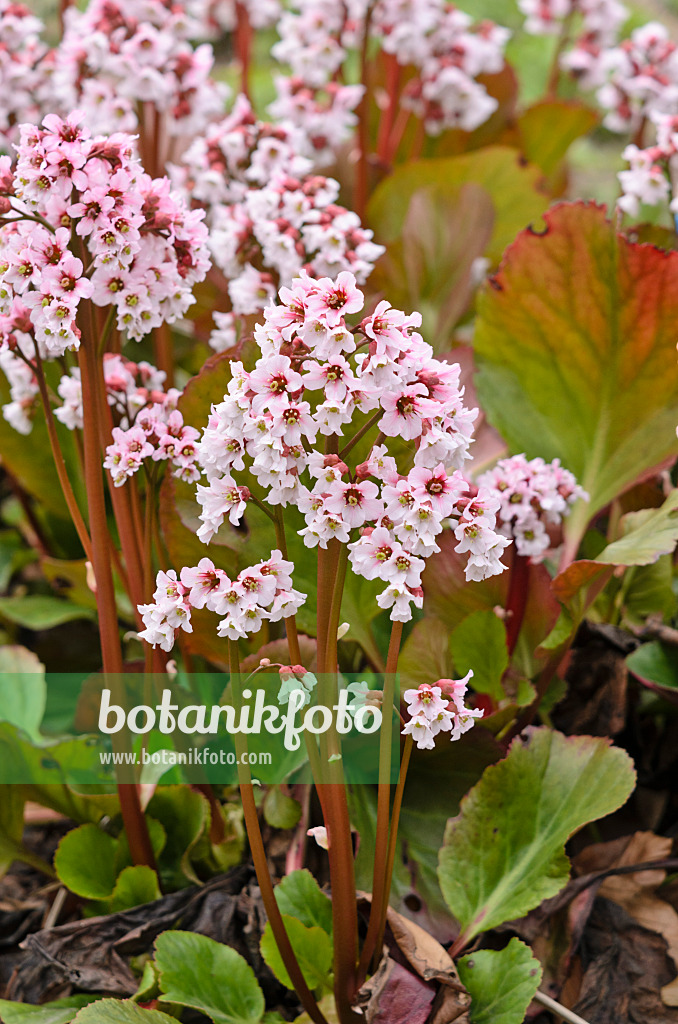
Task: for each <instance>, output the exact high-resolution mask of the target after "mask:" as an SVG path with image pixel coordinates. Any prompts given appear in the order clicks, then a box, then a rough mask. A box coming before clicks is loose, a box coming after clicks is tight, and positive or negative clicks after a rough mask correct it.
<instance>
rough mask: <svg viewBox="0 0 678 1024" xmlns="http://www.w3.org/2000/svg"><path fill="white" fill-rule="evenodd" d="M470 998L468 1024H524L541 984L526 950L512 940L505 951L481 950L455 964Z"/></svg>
mask: <svg viewBox="0 0 678 1024" xmlns="http://www.w3.org/2000/svg"><path fill="white" fill-rule="evenodd" d="M457 967H458V968H459V977H460V978H461V981H462V984H463V985H465V986H466V988H467V989H468V992H469V995H470V996H471V1009H470V1010H469V1018H470V1021H471V1024H523V1021H524V1020H525V1014H526V1013H527V1008H528V1006H529V1005H530V1003H531V1002H532V999H533V998H534V994H535V992H536V991H537V989H538V988H539V982H540V981H541V974H542V970H541V964H540V963H539V961H538V960H535V958H534V957H533V956H532V952H531V950H530V948H529V946H526V945H525V943H524V942H521V941H520V939H515V938H514V939H511V941H510V942H509V944H508V946H506V947H505V948H504V949H500V950H495V949H481V950H479V951H478V952H477V953H471V954H470V955H469V956H465V957H462V959H461V960H459V962H458V963H457Z"/></svg>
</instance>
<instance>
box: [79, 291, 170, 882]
mask: <svg viewBox="0 0 678 1024" xmlns="http://www.w3.org/2000/svg"><path fill="white" fill-rule="evenodd" d="M87 306H89V307H90V308H89V312H90V319H91V320H93V317H91V313H92V309H91V304H90V303H87ZM87 333H88V332H87V331H83V332H82V334H83V337H82V344H81V346H80V349H79V352H78V365H79V367H80V379H81V383H82V406H83V421H84V424H85V430H84V457H85V487H86V491H87V505H88V508H89V514H90V526H91V531H92V567H93V571H94V578H95V580H96V588H97V590H96V596H97V610H98V613H99V633H100V637H101V654H102V659H103V668H104V673H105V674H106V675H107V676H109V680H108V681H109V682H110V684H111V689H112V690H113V691H114V693H115V695H116V699H117V701H118V702H119V703H120V704H122V705H123V706H124V694H123V692H122V685H121V682H122V671H123V660H122V649H121V646H120V632H119V629H118V614H117V608H116V602H115V591H114V588H113V573H112V568H111V558H110V537H109V534H108V522H107V520H106V502H105V499H104V481H103V468H102V465H101V449H100V432H99V431H100V425H101V416H100V404H99V393H102V392H103V369H102V366H101V364H97V358H96V354H95V352H94V350H93V347H92V346H93V344H94V338H95V337H96V333H95V332H94V331H91V330H90V331H89V334H90V337H89V338H88V337H87ZM99 376H101V378H102V379H101V382H100V384H101V386H99V380H98V377H99ZM113 746H114V749H115V748H118V749H117V750H116V752H119V753H127V750H126V749H125V746H126V744H125V738H124V735H123V734H122V733H114V734H113ZM121 774H122V773H121ZM124 774H125V775H127V774H129V773H124ZM118 797H119V800H120V811H121V813H122V819H123V824H124V826H125V832H126V835H127V840H128V842H129V847H130V853H131V856H132V861H133V862H134V864H143V865H146V866H148V867H150V868H152V869H155V857H154V854H153V847H152V845H151V840H150V836H149V834H148V826H147V824H146V819H145V817H144V813H143V811H142V809H141V803H140V801H139V790H138V787H137V785H136V782H131V783H130V782H123V781H122V780H121V778H120V776H118Z"/></svg>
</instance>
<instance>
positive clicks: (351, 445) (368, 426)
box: [339, 409, 384, 462]
mask: <svg viewBox="0 0 678 1024" xmlns="http://www.w3.org/2000/svg"><path fill="white" fill-rule="evenodd" d="M383 415H384V410H383V409H377V411H376V412H374V413H372V415H371V416H370V418H369V419H368V420H367V422H366V423H363V425H362V427H361V428H360V430H359V431H357V433H355V434H354V435H353V437H352V438H351V440H350V441H349V442H348V444H347V445H345V446H344V447H343V448H342V449H341V451H340V452H339V458H340V459H341V460H342V462H345V461H346V458H345V456H347V455H348V453H349V452H350V451H351V449H352V448H355V446H356V445H357V443H358V441H361V440H362V439H363V437H364V436H365V434H366V433H367V431H368V430H371V429H372V427H373V426H375V424H377V423H378V422H379V420H380V419H381V417H382V416H383Z"/></svg>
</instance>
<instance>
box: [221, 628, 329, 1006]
mask: <svg viewBox="0 0 678 1024" xmlns="http://www.w3.org/2000/svg"><path fill="white" fill-rule="evenodd" d="M228 660H229V666H230V671H231V686H232V690H233V701H234V704H235V706H236V709H237V708H239V707H240V705H241V704H242V680H241V676H240V654H239V651H238V643H237V641H236V640H229V641H228ZM235 745H236V754H237V757H236V760H237V763H238V782H239V785H240V796H241V799H242V807H243V815H244V818H245V827H246V829H247V838H248V839H249V844H250V851H251V853H252V860H253V861H254V870H255V871H256V874H257V881H258V883H259V889H260V890H261V899H262V901H263V904H264V909H265V911H266V916H267V917H268V920H269V922H270V925H271V930H272V931H273V935H274V938H275V941H276V944H277V946H278V951H279V953H280V956H281V957H282V961H283V963H284V965H285V969H286V971H287V973H288V974H289V976H290V980H291V981H292V984H293V985H294V990H295V992H296V993H297V995H298V996H299V999H300V1001H301V1004H302V1006H303V1007H304V1010H305V1011H306V1013H307V1014H308V1015H309V1017H310V1018H311V1020H312V1021H315V1024H327V1021H326V1020H325V1017H324V1016H323V1014H322V1012H321V1011H320V1009H319V1007H318V1004H317V1002H316V1000H315V999H314V997H313V994H312V993H311V991H310V989H309V987H308V985H307V984H306V981H305V980H304V976H303V974H302V972H301V968H300V967H299V962H298V961H297V958H296V956H295V953H294V950H293V949H292V944H291V943H290V940H289V936H288V934H287V931H286V930H285V924H284V922H283V919H282V915H281V913H280V910H279V908H278V903H277V901H276V898H275V893H274V892H273V883H272V882H271V875H270V873H269V870H268V861H267V860H266V850H265V848H264V841H263V838H262V835H261V828H260V827H259V815H258V813H257V808H256V804H255V802H254V790H253V786H252V774H251V772H250V769H249V765H247V764H243V763H242V761H243V758H242V755H243V754H244V753H245V752H246V749H247V741H246V738H245V735H244V734H243V733H236V734H235Z"/></svg>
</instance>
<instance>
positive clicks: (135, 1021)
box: [74, 999, 177, 1024]
mask: <svg viewBox="0 0 678 1024" xmlns="http://www.w3.org/2000/svg"><path fill="white" fill-rule="evenodd" d="M74 1020H75V1024H177V1020H176V1017H168V1016H167V1014H166V1013H160V1011H159V1010H142V1008H141V1007H140V1006H137V1004H136V1003H133V1002H132V1000H131V999H100V1000H98V1001H97V1002H96V1003H90V1005H89V1006H86V1007H85V1009H84V1010H81V1011H80V1013H79V1014H78V1015H77V1017H75V1018H74Z"/></svg>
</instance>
